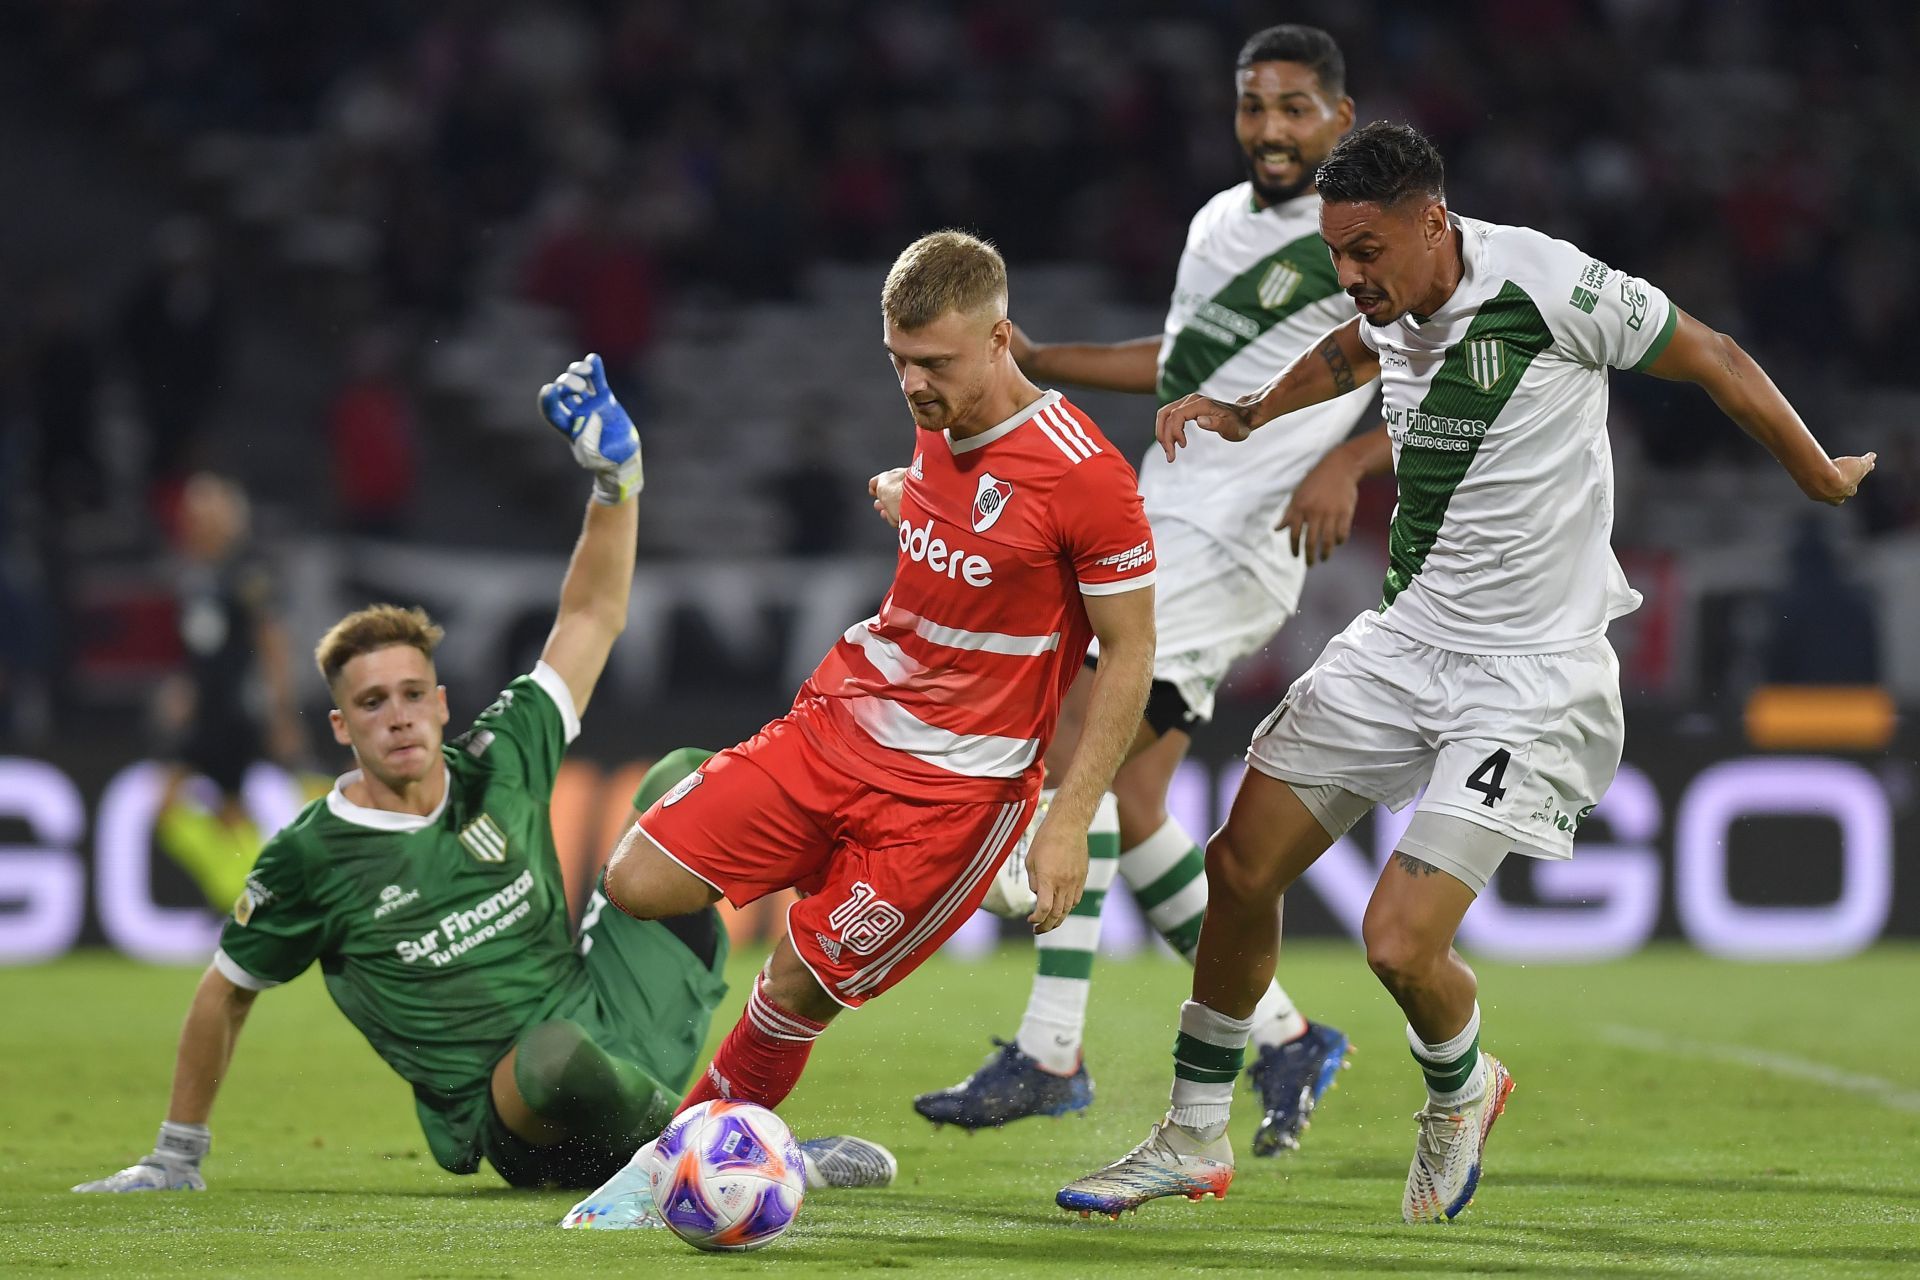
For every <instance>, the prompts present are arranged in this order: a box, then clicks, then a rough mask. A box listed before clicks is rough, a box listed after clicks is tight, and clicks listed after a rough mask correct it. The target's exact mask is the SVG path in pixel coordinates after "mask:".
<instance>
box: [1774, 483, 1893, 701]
mask: <svg viewBox="0 0 1920 1280" xmlns="http://www.w3.org/2000/svg"><path fill="white" fill-rule="evenodd" d="M1830 523H1831V522H1830V521H1829V520H1823V519H1820V518H1818V517H1805V518H1803V519H1802V520H1801V522H1800V525H1799V528H1798V529H1797V530H1796V532H1795V534H1794V540H1793V546H1792V549H1791V551H1790V552H1789V553H1788V565H1789V568H1788V571H1787V582H1786V585H1785V586H1784V587H1783V588H1782V589H1781V590H1780V593H1779V594H1778V595H1777V596H1775V597H1774V601H1773V610H1772V613H1773V634H1772V636H1771V637H1770V638H1769V640H1768V643H1767V680H1768V681H1769V682H1770V683H1773V684H1878V683H1879V682H1880V646H1879V637H1878V630H1877V626H1876V621H1875V618H1874V611H1873V601H1872V599H1871V598H1870V597H1869V596H1868V595H1867V593H1866V592H1864V591H1862V590H1860V588H1859V587H1857V586H1855V585H1854V584H1853V583H1852V582H1851V581H1850V580H1849V576H1848V574H1847V572H1846V569H1845V567H1844V566H1843V565H1842V564H1841V562H1840V558H1839V557H1838V556H1837V555H1835V554H1834V550H1833V546H1832V544H1831V543H1829V542H1828V541H1827V536H1828V535H1827V532H1826V531H1827V529H1828V528H1829V526H1830Z"/></svg>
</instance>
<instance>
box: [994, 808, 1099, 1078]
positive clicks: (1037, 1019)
mask: <svg viewBox="0 0 1920 1280" xmlns="http://www.w3.org/2000/svg"><path fill="white" fill-rule="evenodd" d="M1119 845H1120V809H1119V806H1118V804H1117V803H1116V802H1115V800H1114V798H1113V796H1112V795H1111V794H1109V795H1104V796H1102V797H1100V806H1099V807H1098V808H1097V809H1095V810H1094V814H1093V822H1092V823H1091V824H1089V826H1088V827H1087V887H1086V890H1085V892H1084V893H1082V895H1081V897H1080V904H1079V905H1078V906H1076V907H1075V908H1074V909H1073V913H1072V914H1070V915H1069V916H1068V917H1067V918H1066V919H1065V920H1062V921H1061V922H1060V927H1059V928H1057V929H1055V930H1053V931H1052V932H1050V933H1043V934H1041V935H1040V936H1039V937H1037V938H1035V939H1034V940H1033V942H1034V948H1035V951H1036V955H1035V960H1036V961H1037V963H1038V966H1039V972H1037V973H1035V974H1034V977H1033V989H1032V990H1031V991H1030V992H1029V993H1028V995H1027V1011H1026V1013H1025V1014H1024V1015H1022V1017H1021V1019H1020V1030H1019V1031H1017V1032H1016V1033H1015V1034H1014V1037H1013V1042H1014V1043H1015V1044H1017V1045H1018V1046H1020V1051H1021V1052H1022V1053H1024V1054H1026V1055H1027V1056H1028V1057H1030V1058H1032V1059H1033V1060H1034V1061H1036V1062H1038V1063H1039V1064H1040V1065H1041V1067H1042V1068H1044V1069H1045V1070H1047V1071H1051V1072H1052V1073H1053V1074H1055V1075H1061V1076H1070V1075H1072V1074H1073V1073H1074V1072H1076V1071H1078V1070H1079V1069H1080V1044H1081V1037H1082V1036H1083V1034H1084V1033H1085V1031H1086V1025H1087V996H1088V993H1089V992H1090V991H1091V990H1092V985H1093V979H1092V974H1093V959H1094V953H1095V951H1096V949H1097V948H1098V947H1099V945H1100V908H1101V906H1102V905H1103V904H1104V903H1105V902H1106V897H1107V890H1108V889H1109V888H1110V887H1112V885H1113V877H1114V873H1115V872H1116V871H1117V870H1118V869H1119V866H1120V861H1119V858H1118V856H1117V854H1118V852H1119Z"/></svg>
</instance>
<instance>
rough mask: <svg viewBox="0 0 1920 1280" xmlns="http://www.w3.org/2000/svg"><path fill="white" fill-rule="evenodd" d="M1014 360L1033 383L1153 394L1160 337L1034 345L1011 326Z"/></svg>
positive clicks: (1021, 332)
mask: <svg viewBox="0 0 1920 1280" xmlns="http://www.w3.org/2000/svg"><path fill="white" fill-rule="evenodd" d="M1013 360H1014V363H1015V364H1017V365H1019V366H1020V372H1022V373H1024V374H1026V375H1027V376H1028V377H1029V378H1032V379H1033V380H1034V381H1035V382H1040V383H1053V382H1070V383H1072V384H1073V385H1075V386H1079V387H1098V388H1099V389H1100V390H1102V391H1134V392H1138V393H1140V394H1141V395H1149V394H1151V393H1152V392H1153V389H1154V385H1155V384H1156V383H1157V382H1158V381H1159V378H1160V337H1159V335H1158V334H1156V335H1154V336H1153V337H1151V338H1133V339H1130V340H1129V341H1126V342H1035V341H1033V340H1032V339H1031V338H1029V337H1027V335H1026V332H1025V331H1024V330H1022V329H1021V328H1020V326H1019V325H1017V324H1016V325H1014V326H1013Z"/></svg>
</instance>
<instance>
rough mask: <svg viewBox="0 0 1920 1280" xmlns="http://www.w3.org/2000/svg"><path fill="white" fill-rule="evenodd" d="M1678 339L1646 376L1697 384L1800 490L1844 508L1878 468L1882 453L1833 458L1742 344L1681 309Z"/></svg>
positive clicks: (1675, 332)
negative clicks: (1771, 456)
mask: <svg viewBox="0 0 1920 1280" xmlns="http://www.w3.org/2000/svg"><path fill="white" fill-rule="evenodd" d="M1675 311H1676V312H1678V314H1679V321H1678V323H1677V324H1676V325H1675V327H1674V331H1673V337H1672V339H1671V340H1670V341H1669V342H1668V343H1667V347H1666V350H1664V351H1662V352H1661V353H1660V354H1659V356H1658V357H1657V358H1656V359H1655V360H1654V361H1653V363H1651V364H1649V365H1647V366H1646V372H1648V373H1651V374H1652V375H1653V376H1654V377H1656V378H1666V379H1669V380H1671V381H1676V382H1692V383H1697V384H1698V385H1699V386H1701V387H1702V388H1704V389H1705V390H1706V393H1707V394H1708V395H1710V396H1712V397H1713V402H1714V403H1715V404H1716V405H1718V406H1720V412H1722V413H1724V414H1726V415H1727V416H1728V417H1729V418H1732V419H1733V420H1734V421H1735V422H1737V423H1739V424H1740V429H1741V430H1743V431H1745V432H1746V433H1747V434H1748V435H1750V436H1752V437H1753V438H1754V439H1755V440H1758V441H1759V442H1760V443H1761V444H1763V445H1765V446H1766V450H1767V452H1768V453H1771V454H1772V455H1773V456H1774V458H1775V459H1776V460H1777V461H1778V462H1779V463H1780V465H1781V466H1782V467H1784V468H1785V469H1786V472H1787V474H1788V475H1790V476H1792V477H1793V482H1794V483H1795V484H1797V485H1799V486H1800V492H1802V493H1804V494H1806V495H1807V496H1808V497H1809V498H1812V499H1814V500H1815V501H1816V502H1825V503H1830V504H1832V505H1834V506H1839V505H1840V504H1841V503H1843V502H1845V501H1846V500H1847V499H1848V498H1851V497H1852V496H1853V495H1854V493H1855V492H1856V491H1857V490H1858V489H1859V487H1860V481H1861V480H1862V479H1864V478H1865V477H1866V475H1867V473H1868V472H1869V471H1872V470H1873V464H1874V459H1875V457H1876V456H1877V455H1875V454H1872V453H1869V454H1866V455H1864V456H1862V457H1857V458H1830V457H1828V456H1827V451H1826V450H1825V449H1824V448H1822V447H1821V445H1820V442H1819V441H1818V440H1815V439H1814V438H1813V433H1812V432H1811V431H1809V430H1807V424H1806V423H1804V422H1802V421H1801V420H1800V415H1799V414H1798V413H1796V412H1795V411H1794V408H1793V406H1792V405H1791V404H1789V403H1788V402H1787V398H1786V397H1785V396H1784V395H1782V394H1780V388H1778V387H1776V386H1774V385H1773V379H1772V378H1769V377H1768V376H1767V372H1766V370H1764V369H1762V368H1761V367H1760V366H1759V365H1758V364H1756V363H1755V362H1754V359H1753V357H1752V356H1750V355H1748V354H1747V353H1746V352H1745V351H1742V350H1741V349H1740V344H1739V343H1737V342H1735V341H1734V340H1733V339H1732V338H1730V337H1728V336H1727V335H1726V334H1724V333H1717V332H1715V331H1714V330H1713V329H1711V328H1709V327H1708V326H1707V325H1704V324H1702V323H1700V322H1699V321H1698V320H1696V319H1694V318H1693V317H1692V316H1690V315H1688V314H1687V313H1686V312H1684V311H1680V310H1679V308H1677V307H1676V308H1675Z"/></svg>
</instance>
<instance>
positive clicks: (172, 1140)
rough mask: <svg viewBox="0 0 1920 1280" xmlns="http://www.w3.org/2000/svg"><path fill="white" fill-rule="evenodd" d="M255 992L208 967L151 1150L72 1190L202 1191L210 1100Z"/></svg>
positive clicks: (195, 997)
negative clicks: (201, 1168) (128, 1163)
mask: <svg viewBox="0 0 1920 1280" xmlns="http://www.w3.org/2000/svg"><path fill="white" fill-rule="evenodd" d="M259 994H260V993H259V992H257V991H250V990H248V989H247V988H245V987H241V986H236V985H235V984H234V983H232V982H230V981H228V979H227V977H226V976H225V975H224V974H222V973H221V972H220V970H219V969H218V967H216V966H212V965H210V966H208V968H207V971H206V973H205V974H203V975H202V976H201V978H200V985H199V987H198V988H196V989H195V991H194V993H193V1004H192V1005H191V1006H190V1007H189V1008H188V1009H187V1021H186V1024H185V1025H184V1026H182V1027H181V1028H180V1049H179V1052H178V1054H177V1056H176V1057H175V1059H174V1067H173V1097H172V1100H171V1102H169V1103H168V1105H167V1118H166V1121H165V1122H164V1123H162V1124H161V1126H160V1136H159V1138H157V1139H156V1140H155V1142H154V1144H153V1150H152V1151H151V1152H150V1153H148V1154H147V1156H146V1157H144V1158H143V1159H142V1160H140V1161H139V1163H137V1164H132V1165H129V1166H127V1167H126V1168H125V1169H122V1170H120V1172H118V1173H115V1174H110V1175H108V1176H107V1177H104V1178H101V1179H99V1180H97V1181H94V1182H83V1183H81V1184H80V1185H79V1186H77V1187H75V1188H74V1190H75V1191H84V1192H96V1191H116V1192H118V1191H204V1190H206V1187H207V1182H206V1179H205V1178H204V1177H202V1176H201V1174H200V1161H201V1160H202V1159H204V1158H205V1156H206V1154H207V1151H208V1150H209V1149H210V1148H211V1147H212V1145H213V1137H212V1134H211V1133H210V1132H209V1131H208V1128H207V1120H208V1119H209V1118H210V1117H211V1116H212V1114H213V1100H214V1097H215V1095H217V1094H218V1093H219V1092H220V1082H221V1081H222V1080H224V1079H226V1075H227V1067H228V1065H229V1064H230V1063H231V1062H232V1061H233V1047H234V1044H235V1043H236V1042H237V1041H238V1040H239V1038H240V1028H241V1027H243V1026H244V1025H246V1021H247V1013H248V1011H249V1010H251V1009H252V1008H253V1001H254V997H255V996H257V995H259Z"/></svg>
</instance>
